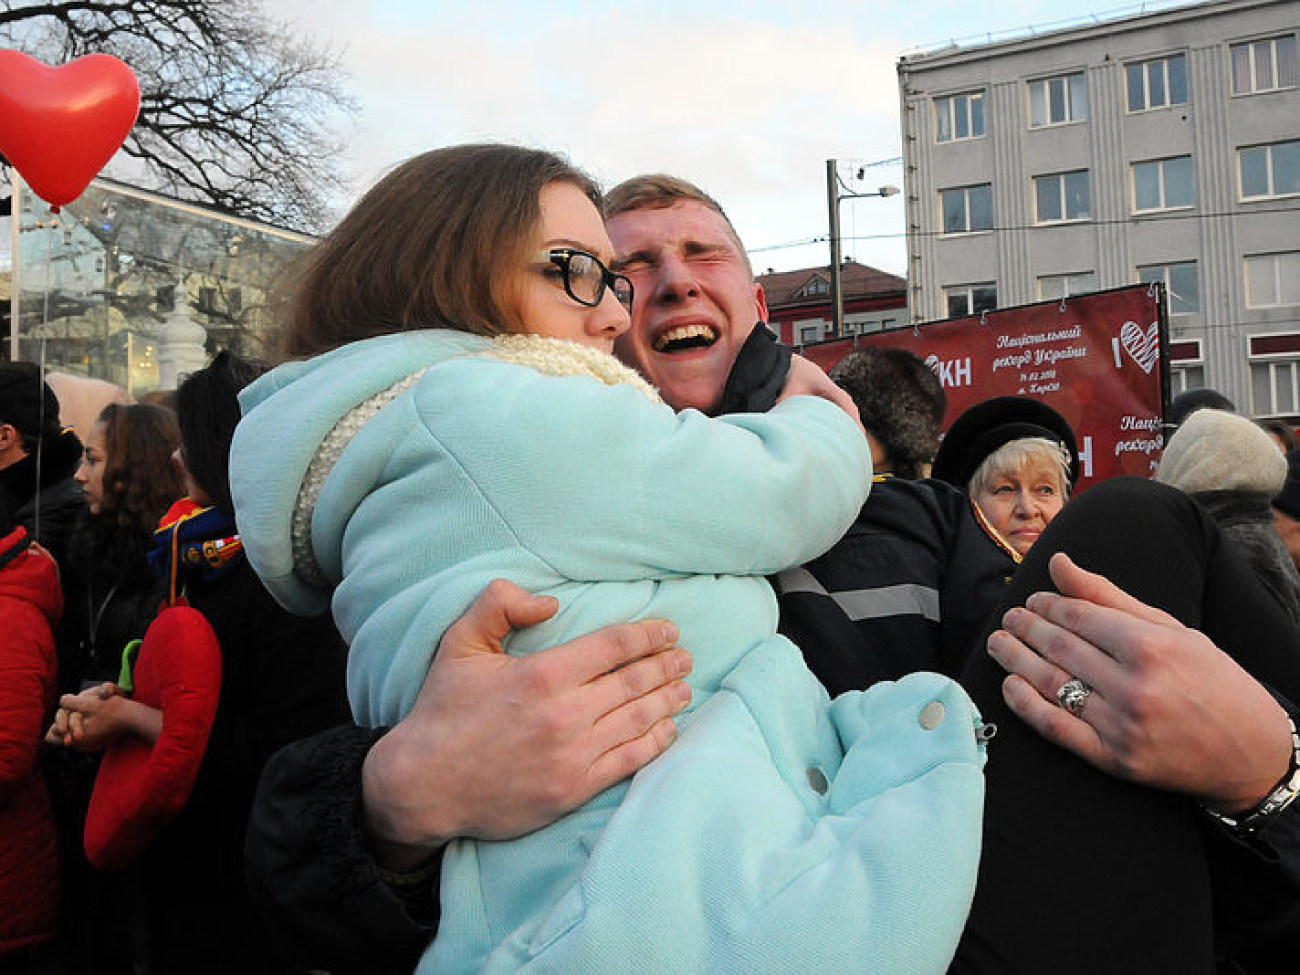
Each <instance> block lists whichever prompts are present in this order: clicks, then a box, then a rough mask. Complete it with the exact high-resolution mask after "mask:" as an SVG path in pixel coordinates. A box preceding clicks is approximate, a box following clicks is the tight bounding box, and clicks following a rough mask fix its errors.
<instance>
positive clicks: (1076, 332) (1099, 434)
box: [801, 284, 1169, 490]
mask: <svg viewBox="0 0 1300 975" xmlns="http://www.w3.org/2000/svg"><path fill="white" fill-rule="evenodd" d="M873 345H884V346H893V347H897V348H903V349H908V350H910V351H912V352H915V353H916V354H917V355H919V356H920V357H921V358H922V359H924V360H925V361H926V364H927V365H928V366H930V368H931V369H933V370H934V371H935V372H936V373H937V374H938V376H939V379H940V380H941V381H942V382H943V386H944V391H945V392H946V393H947V395H948V413H947V416H946V417H945V419H944V427H945V429H946V428H947V426H948V425H949V424H950V423H952V421H953V420H954V419H956V417H957V416H958V415H959V414H961V412H962V411H963V410H965V409H966V408H967V407H969V406H972V405H974V404H975V403H978V402H981V401H983V400H986V399H991V398H992V397H994V396H1007V395H1015V396H1030V397H1034V398H1036V399H1041V400H1043V401H1044V402H1045V403H1047V404H1048V405H1049V406H1051V407H1052V408H1053V409H1055V410H1056V411H1057V412H1059V413H1060V414H1061V415H1062V416H1064V417H1065V418H1066V420H1068V421H1069V423H1070V426H1071V427H1072V428H1073V430H1074V434H1075V437H1076V439H1077V440H1078V442H1079V460H1080V466H1081V476H1080V478H1079V484H1078V485H1077V490H1082V489H1083V488H1085V487H1087V486H1088V485H1089V484H1092V483H1095V482H1097V481H1100V480H1104V479H1105V478H1108V477H1115V476H1117V475H1120V474H1136V475H1139V476H1141V477H1147V476H1150V475H1151V474H1152V473H1153V472H1154V471H1155V468H1156V464H1157V463H1158V462H1159V460H1160V452H1161V449H1162V448H1163V447H1164V436H1163V430H1162V424H1163V418H1164V403H1165V402H1166V400H1167V398H1168V372H1169V364H1168V354H1167V347H1168V325H1167V318H1166V314H1165V303H1164V292H1163V289H1161V288H1160V287H1158V286H1156V287H1152V286H1150V285H1145V284H1142V285H1135V286H1132V287H1127V288H1118V289H1116V290H1113V291H1101V292H1097V293H1095V294H1087V295H1077V296H1074V297H1070V298H1067V299H1064V300H1053V301H1044V302H1039V303H1038V304H1033V305H1022V306H1020V307H1018V308H1004V309H998V310H997V311H990V312H985V313H984V314H982V315H974V316H971V317H968V318H953V319H949V320H947V321H941V322H928V323H926V324H924V325H917V326H915V327H910V326H905V327H903V328H896V329H890V330H888V331H884V332H873V333H870V334H867V335H857V336H852V337H849V338H843V339H836V340H832V341H830V342H819V343H817V344H816V345H809V346H806V347H805V348H804V349H802V350H801V354H802V355H804V356H805V357H807V358H809V359H811V360H812V361H813V362H816V363H817V364H818V365H820V366H821V367H822V368H824V369H829V368H830V367H831V366H833V365H834V364H835V363H837V362H839V361H840V359H842V358H844V357H845V356H846V355H848V354H849V353H851V352H853V351H854V350H855V349H860V348H865V347H867V346H873Z"/></svg>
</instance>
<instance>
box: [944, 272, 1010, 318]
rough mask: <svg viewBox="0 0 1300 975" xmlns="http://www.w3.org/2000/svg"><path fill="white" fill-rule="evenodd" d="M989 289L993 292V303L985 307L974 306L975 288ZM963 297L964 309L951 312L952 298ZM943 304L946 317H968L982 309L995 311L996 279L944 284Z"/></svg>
mask: <svg viewBox="0 0 1300 975" xmlns="http://www.w3.org/2000/svg"><path fill="white" fill-rule="evenodd" d="M977 289H979V290H985V291H987V290H991V291H992V292H993V304H992V305H989V306H988V307H986V308H976V307H975V304H976V303H975V292H976V290H977ZM956 297H964V298H965V299H966V310H965V311H964V312H962V313H960V314H956V315H954V314H952V313H951V312H952V299H953V298H956ZM943 306H944V310H945V311H947V312H948V314H947V315H946V316H945V317H947V318H968V317H970V316H972V315H978V314H980V313H981V312H984V311H995V310H996V309H997V307H998V283H997V282H996V281H972V282H971V283H970V284H952V285H945V286H944V289H943Z"/></svg>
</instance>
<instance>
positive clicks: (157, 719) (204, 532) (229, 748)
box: [56, 352, 348, 973]
mask: <svg viewBox="0 0 1300 975" xmlns="http://www.w3.org/2000/svg"><path fill="white" fill-rule="evenodd" d="M258 374H259V370H258V369H256V368H255V367H254V366H253V365H251V364H250V363H247V362H244V361H243V360H240V359H238V358H236V357H235V356H232V355H229V354H228V353H225V352H223V353H221V354H220V355H218V356H217V358H216V359H215V360H214V361H213V363H212V364H211V365H210V366H209V367H207V368H206V369H202V370H200V371H198V372H196V373H193V374H192V375H191V376H190V377H189V378H188V379H186V380H185V382H184V383H183V384H182V385H181V387H180V389H179V390H178V392H177V408H178V412H179V421H180V434H181V444H180V447H179V448H178V449H177V450H176V451H175V457H174V459H175V462H176V465H177V468H178V470H179V472H180V474H181V476H182V478H183V480H184V485H185V489H186V491H187V494H188V499H187V500H186V501H184V502H178V503H177V504H176V505H175V506H174V507H173V509H172V510H171V511H170V512H169V513H168V514H167V515H166V516H165V517H164V518H163V524H162V526H161V527H160V528H159V529H158V531H157V533H156V545H155V548H154V550H153V551H152V552H151V555H150V557H151V559H152V561H153V562H154V567H155V569H156V570H157V572H158V574H159V576H160V577H161V579H162V583H163V593H164V595H165V597H166V599H167V600H168V602H169V603H171V602H175V601H176V600H177V599H178V598H180V597H183V598H184V599H185V600H186V601H188V603H189V605H190V606H191V607H193V608H194V609H197V610H198V611H199V612H200V613H202V614H203V616H204V617H205V618H206V619H207V621H208V622H209V624H211V626H212V628H213V631H214V632H215V634H216V637H217V643H218V645H219V647H220V652H221V689H220V695H219V697H218V703H217V711H216V719H215V721H214V723H213V725H212V730H211V733H210V735H209V737H208V739H207V744H206V747H205V749H204V751H203V754H202V763H201V764H200V765H199V769H198V776H197V779H196V780H195V783H194V788H193V791H192V792H191V793H190V796H189V798H188V800H187V802H186V804H185V806H184V808H183V809H182V811H181V812H180V814H179V816H178V817H177V818H176V819H175V820H174V821H173V822H171V823H170V824H169V825H167V826H166V827H165V828H164V829H163V830H162V831H161V832H160V833H159V834H158V836H157V837H156V838H155V839H154V840H153V842H152V843H151V845H150V846H149V848H148V850H147V851H146V853H145V855H144V859H143V861H142V878H143V893H144V903H143V907H142V910H143V911H145V912H146V913H147V922H148V923H147V926H146V930H147V939H148V944H149V957H150V959H151V963H152V965H153V966H154V970H155V971H159V972H179V971H185V972H212V973H224V972H235V971H238V972H267V973H270V972H287V971H289V970H290V966H289V965H288V963H287V962H285V961H283V960H282V959H281V958H280V957H279V955H278V953H277V952H276V950H275V948H274V945H273V943H272V941H271V939H270V937H269V935H268V933H267V932H266V931H265V930H264V929H263V928H262V927H261V925H260V923H259V922H258V920H257V918H256V916H255V914H254V912H253V910H252V907H251V904H250V902H249V898H248V892H247V888H246V886H245V884H244V879H243V846H244V830H245V827H246V825H247V822H248V815H249V809H250V807H251V806H252V801H253V793H254V791H255V789H256V787H257V781H258V778H259V777H260V775H261V771H262V766H263V765H265V764H266V760H267V759H268V758H269V757H270V755H271V754H272V753H273V752H274V751H276V750H277V749H278V748H280V747H281V746H282V745H285V744H288V743H289V742H290V741H293V740H294V739H296V738H298V737H301V736H303V735H307V734H311V733H314V732H316V731H320V730H321V729H323V728H327V727H331V726H333V725H335V724H337V723H338V722H340V721H343V720H346V718H347V716H348V712H347V702H346V699H345V696H344V674H343V661H344V654H345V648H344V646H343V643H342V641H341V640H340V639H339V637H338V634H337V631H335V629H334V627H333V625H332V624H331V622H330V620H329V617H328V616H327V615H322V616H317V617H315V618H310V619H308V618H301V617H295V616H292V615H290V614H289V613H288V612H286V611H285V610H283V609H281V608H280V606H278V605H277V604H276V603H275V601H274V600H273V599H272V598H271V596H270V594H269V593H268V592H267V591H266V589H265V588H264V587H263V586H262V584H261V582H260V581H259V580H258V578H257V576H256V575H255V574H254V573H253V571H252V569H251V568H250V567H249V565H248V562H247V560H246V559H245V558H244V556H243V546H242V544H241V542H240V539H239V536H238V533H237V530H236V527H235V518H234V509H233V506H232V504H231V501H230V483H229V477H228V474H227V469H226V467H227V458H228V456H229V453H230V440H231V437H232V436H233V434H234V431H235V425H236V424H237V423H238V422H239V402H238V393H239V390H240V389H242V388H243V387H244V386H246V385H247V384H248V383H249V382H251V381H252V380H253V379H254V378H256V377H257V375H258ZM111 691H112V692H111V693H109V694H107V695H105V694H101V693H95V692H89V693H87V694H82V695H79V696H78V697H76V698H71V699H70V698H64V700H63V701H62V702H61V705H62V709H61V711H60V714H59V722H57V723H56V728H58V727H60V723H62V724H63V725H64V726H69V725H75V728H76V731H70V732H69V734H68V735H67V741H66V742H65V743H66V744H68V745H70V746H71V747H74V748H87V749H94V750H100V749H102V748H104V747H105V746H106V745H108V744H109V743H111V742H112V741H114V740H116V739H117V738H118V737H120V736H122V735H132V734H134V735H141V736H143V737H146V738H147V739H149V740H152V739H151V738H150V735H149V731H148V729H150V728H151V727H155V726H158V725H160V724H161V721H162V712H161V711H159V710H158V709H157V708H152V707H149V706H148V705H145V704H142V703H140V702H137V701H133V700H131V699H130V698H129V697H126V696H124V695H122V694H121V693H119V692H117V689H116V688H112V689H111ZM74 715H75V717H74ZM196 878H201V882H200V883H195V882H194V881H195V879H196Z"/></svg>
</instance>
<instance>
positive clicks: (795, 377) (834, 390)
mask: <svg viewBox="0 0 1300 975" xmlns="http://www.w3.org/2000/svg"><path fill="white" fill-rule="evenodd" d="M791 396H820V397H821V398H822V399H825V400H830V401H831V402H832V403H834V404H835V405H836V406H838V407H839V408H840V409H842V410H843V411H844V412H845V413H847V414H848V415H849V416H851V417H852V418H853V422H854V423H856V424H857V425H858V427H859V428H861V427H862V421H861V420H860V419H859V418H858V407H857V405H856V404H855V403H854V402H853V397H851V396H850V395H849V394H848V393H846V392H845V391H844V390H842V389H841V388H840V387H839V386H836V385H835V383H834V382H832V381H831V379H830V377H829V376H827V375H826V373H825V372H823V371H822V369H821V367H820V366H818V365H817V364H815V363H813V362H810V361H809V360H807V359H805V358H804V357H803V356H801V355H796V356H791V358H790V372H789V374H788V375H787V376H786V380H785V388H784V389H783V390H781V395H780V396H778V397H777V398H776V401H777V402H778V403H779V402H781V401H782V400H785V399H789V398H790V397H791Z"/></svg>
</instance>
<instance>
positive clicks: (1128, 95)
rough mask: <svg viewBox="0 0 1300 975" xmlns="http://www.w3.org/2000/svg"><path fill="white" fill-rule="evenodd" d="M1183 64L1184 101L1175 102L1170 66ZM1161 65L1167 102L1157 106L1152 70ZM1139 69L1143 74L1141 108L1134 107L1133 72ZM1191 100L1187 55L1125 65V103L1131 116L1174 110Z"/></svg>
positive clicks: (1149, 59)
mask: <svg viewBox="0 0 1300 975" xmlns="http://www.w3.org/2000/svg"><path fill="white" fill-rule="evenodd" d="M1175 61H1176V62H1178V63H1179V64H1181V69H1180V71H1181V74H1182V89H1183V91H1182V95H1183V98H1182V101H1174V84H1173V78H1172V75H1173V72H1172V70H1171V67H1170V65H1171V64H1172V63H1173V62H1175ZM1156 65H1159V66H1160V67H1161V81H1162V84H1163V85H1164V93H1165V96H1166V97H1165V101H1164V102H1162V103H1160V104H1158V105H1156V104H1152V101H1151V69H1152V68H1153V67H1154V66H1156ZM1134 69H1138V70H1140V72H1141V81H1142V100H1143V104H1142V105H1141V106H1139V107H1136V108H1135V107H1134V106H1133V70H1134ZM1190 99H1191V87H1190V85H1189V84H1188V79H1187V54H1186V53H1185V52H1182V51H1180V52H1178V53H1176V54H1165V55H1162V56H1160V57H1157V58H1146V59H1144V60H1141V61H1130V62H1128V63H1127V64H1125V65H1124V103H1125V106H1126V111H1127V112H1128V114H1129V115H1138V114H1141V113H1143V112H1157V111H1159V110H1161V109H1163V108H1174V107H1175V106H1178V105H1186V104H1188V102H1189V101H1190Z"/></svg>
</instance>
